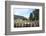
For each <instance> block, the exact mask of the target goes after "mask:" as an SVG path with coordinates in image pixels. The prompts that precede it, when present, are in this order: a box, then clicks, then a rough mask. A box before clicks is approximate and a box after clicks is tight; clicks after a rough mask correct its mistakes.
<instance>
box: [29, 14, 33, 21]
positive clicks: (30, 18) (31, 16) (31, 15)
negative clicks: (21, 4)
mask: <svg viewBox="0 0 46 36" xmlns="http://www.w3.org/2000/svg"><path fill="white" fill-rule="evenodd" d="M32 18H33V14H32V13H30V17H29V20H30V21H31V20H32Z"/></svg>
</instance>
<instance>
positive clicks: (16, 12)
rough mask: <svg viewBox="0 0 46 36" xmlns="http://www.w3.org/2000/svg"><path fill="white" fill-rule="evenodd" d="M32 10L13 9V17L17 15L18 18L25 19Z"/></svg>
mask: <svg viewBox="0 0 46 36" xmlns="http://www.w3.org/2000/svg"><path fill="white" fill-rule="evenodd" d="M33 10H34V9H29V8H23V9H21V8H19V9H18V8H17V9H14V15H19V16H24V17H26V18H29V15H30V13H32V11H33Z"/></svg>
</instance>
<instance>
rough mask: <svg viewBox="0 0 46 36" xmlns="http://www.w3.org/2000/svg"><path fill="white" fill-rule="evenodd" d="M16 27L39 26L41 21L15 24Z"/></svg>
mask: <svg viewBox="0 0 46 36" xmlns="http://www.w3.org/2000/svg"><path fill="white" fill-rule="evenodd" d="M14 27H39V22H34V23H30V24H29V23H28V24H14Z"/></svg>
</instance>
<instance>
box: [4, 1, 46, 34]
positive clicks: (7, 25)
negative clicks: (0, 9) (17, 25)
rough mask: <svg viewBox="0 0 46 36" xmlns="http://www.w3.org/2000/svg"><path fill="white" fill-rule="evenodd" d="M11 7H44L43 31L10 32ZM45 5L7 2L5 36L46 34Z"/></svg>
mask: <svg viewBox="0 0 46 36" xmlns="http://www.w3.org/2000/svg"><path fill="white" fill-rule="evenodd" d="M10 5H29V6H42V20H43V21H42V26H43V27H42V30H38V31H19V32H11V31H10V26H11V25H10V22H11V21H10V18H11V16H10V14H11V13H10ZM44 17H45V3H37V2H20V1H5V35H18V34H34V33H44V32H45V18H44Z"/></svg>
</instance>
